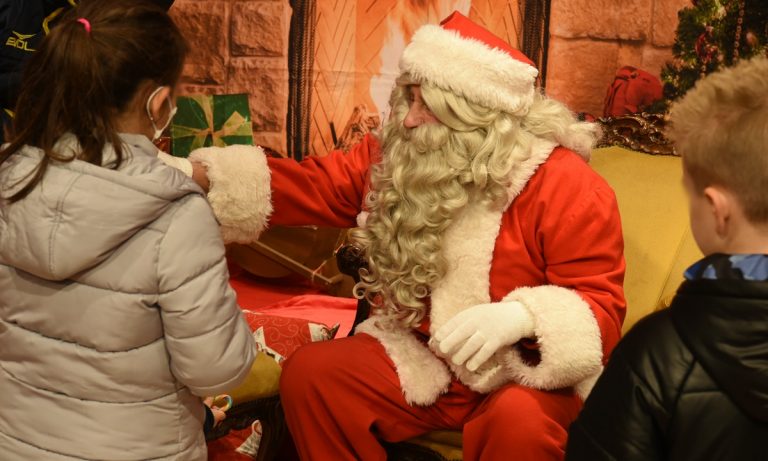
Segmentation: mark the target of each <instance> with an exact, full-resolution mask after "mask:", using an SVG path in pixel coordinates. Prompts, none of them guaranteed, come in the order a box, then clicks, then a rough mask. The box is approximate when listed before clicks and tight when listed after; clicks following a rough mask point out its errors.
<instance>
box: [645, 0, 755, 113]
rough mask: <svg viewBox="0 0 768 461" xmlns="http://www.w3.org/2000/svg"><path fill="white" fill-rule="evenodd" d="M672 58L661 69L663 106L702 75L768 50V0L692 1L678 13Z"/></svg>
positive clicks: (657, 108)
mask: <svg viewBox="0 0 768 461" xmlns="http://www.w3.org/2000/svg"><path fill="white" fill-rule="evenodd" d="M678 19H679V24H678V26H677V37H676V39H675V44H674V46H673V48H672V52H673V53H674V60H673V61H672V62H670V63H668V64H667V65H666V66H665V67H664V69H663V70H662V72H661V79H662V81H663V83H664V98H665V99H664V101H662V102H661V104H660V105H658V107H656V108H655V109H656V110H657V111H663V110H665V109H666V105H667V104H668V103H669V102H671V101H674V100H675V99H677V98H679V97H680V96H682V95H683V94H685V92H686V91H688V90H689V89H691V88H693V86H694V84H695V83H696V81H697V80H698V79H700V78H701V77H702V76H704V75H706V74H708V73H710V72H713V71H715V70H717V69H719V68H721V67H728V66H732V65H733V64H735V63H736V62H737V61H738V60H739V59H747V58H750V57H752V56H754V55H756V54H758V53H768V0H698V1H697V0H694V1H693V6H691V7H687V8H684V9H682V10H681V11H680V12H679V13H678Z"/></svg>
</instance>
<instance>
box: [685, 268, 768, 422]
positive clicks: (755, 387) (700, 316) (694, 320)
mask: <svg viewBox="0 0 768 461" xmlns="http://www.w3.org/2000/svg"><path fill="white" fill-rule="evenodd" d="M671 309H672V311H671V312H672V319H673V321H674V323H675V327H676V329H677V331H678V333H679V334H680V336H681V338H682V339H683V341H684V342H685V343H686V345H687V346H688V347H689V348H690V349H691V351H692V353H693V355H694V356H695V357H696V358H697V359H698V360H699V361H700V363H701V365H702V367H704V369H705V370H706V371H707V373H709V375H710V376H711V377H712V379H713V380H714V381H715V382H716V383H717V384H718V386H719V387H720V388H721V389H722V390H723V392H725V393H726V394H727V395H728V396H729V397H730V398H731V400H732V401H733V402H734V403H735V404H736V405H737V406H739V408H741V410H742V411H744V413H746V414H748V415H749V416H751V417H752V418H754V419H756V420H758V421H762V422H768V327H767V326H768V282H756V281H747V280H692V281H686V282H684V283H683V284H682V285H681V287H680V290H679V291H678V295H677V297H676V298H675V301H674V302H673V303H672V306H671Z"/></svg>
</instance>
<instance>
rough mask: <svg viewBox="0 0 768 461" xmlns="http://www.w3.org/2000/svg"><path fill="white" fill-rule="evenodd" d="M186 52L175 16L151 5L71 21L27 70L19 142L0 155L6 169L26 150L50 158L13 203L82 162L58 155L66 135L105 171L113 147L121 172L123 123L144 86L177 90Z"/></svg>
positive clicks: (87, 13)
mask: <svg viewBox="0 0 768 461" xmlns="http://www.w3.org/2000/svg"><path fill="white" fill-rule="evenodd" d="M80 19H84V20H85V21H81V20H80ZM84 22H87V24H88V25H89V26H90V27H86V24H85V23H84ZM89 29H90V30H89ZM186 51H187V47H186V44H185V42H184V39H183V37H182V35H181V33H180V32H179V30H178V28H177V27H176V25H175V24H174V23H173V21H172V20H171V19H170V17H169V16H168V14H167V13H166V12H165V11H164V10H163V9H162V8H160V7H158V6H156V5H155V4H153V3H151V2H148V1H144V0H90V1H89V0H83V1H82V2H81V3H80V4H79V6H77V7H76V8H74V9H73V10H71V11H70V12H69V13H67V17H65V18H63V19H62V21H61V22H60V23H59V24H58V25H57V26H56V27H55V28H54V29H53V30H52V31H51V33H50V35H48V37H46V39H45V40H43V42H42V44H41V46H40V48H39V49H38V51H37V52H36V53H35V54H34V55H33V56H32V58H31V60H30V61H29V63H28V65H27V68H26V70H25V74H24V80H23V83H22V89H21V93H20V94H19V98H18V100H17V104H16V118H15V120H14V125H13V130H12V131H13V135H12V140H11V142H10V144H9V145H8V146H7V147H6V148H5V149H3V150H2V151H0V164H2V163H3V162H5V161H6V160H8V159H9V158H10V157H11V156H12V155H13V154H14V153H16V152H18V151H19V150H20V149H21V148H22V147H23V146H25V145H29V146H34V147H37V148H40V149H41V150H42V151H43V152H44V153H45V156H44V157H43V159H42V161H41V162H40V164H39V165H38V167H37V168H36V169H35V170H33V171H32V173H31V175H30V176H28V177H27V178H23V181H26V183H25V184H24V186H23V187H21V188H20V189H18V190H17V191H16V192H15V193H13V194H12V195H11V196H10V197H7V198H8V199H10V200H11V201H16V200H20V199H22V198H24V197H25V196H26V195H27V194H28V193H29V192H30V191H31V190H32V189H33V188H34V187H35V185H37V183H38V182H40V180H41V179H42V178H43V175H44V174H45V171H46V169H47V166H48V164H49V163H50V162H51V161H59V162H68V161H72V160H74V159H75V158H74V157H72V156H71V154H69V153H66V152H63V153H59V152H55V151H54V146H55V144H56V142H57V141H58V140H59V139H60V138H61V136H62V135H64V134H65V133H72V134H74V135H75V137H76V138H77V140H78V142H79V143H80V146H81V151H80V152H78V153H77V158H78V159H80V160H83V161H86V162H89V163H93V164H95V165H101V163H102V152H103V150H104V146H105V145H106V144H111V145H112V146H113V147H114V149H115V151H116V154H117V159H118V162H117V164H116V165H114V166H113V167H117V166H119V164H120V163H121V162H122V159H123V149H122V147H121V142H120V138H119V136H118V133H117V129H116V127H115V120H116V117H117V116H118V114H120V113H122V112H124V111H125V110H126V109H128V105H129V103H130V102H131V101H132V100H133V99H134V96H135V95H136V93H137V91H138V90H139V88H141V85H142V83H144V82H147V81H149V82H153V83H154V84H156V85H158V86H161V85H167V86H172V85H174V84H175V83H176V81H177V80H178V79H179V76H180V75H181V71H182V67H183V63H184V57H185V55H186ZM0 186H1V187H2V188H3V189H6V188H7V187H8V185H0ZM11 186H12V185H11ZM0 195H2V194H1V193H0Z"/></svg>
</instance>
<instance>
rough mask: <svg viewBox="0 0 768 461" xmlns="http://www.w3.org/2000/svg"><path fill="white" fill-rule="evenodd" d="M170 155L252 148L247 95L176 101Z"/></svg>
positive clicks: (206, 96) (204, 97) (181, 98)
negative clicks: (205, 149) (236, 146)
mask: <svg viewBox="0 0 768 461" xmlns="http://www.w3.org/2000/svg"><path fill="white" fill-rule="evenodd" d="M176 105H177V107H178V112H177V113H176V116H175V117H174V118H173V123H172V124H171V153H172V154H173V155H175V156H178V157H187V156H188V155H189V153H190V152H192V151H193V150H195V149H199V148H201V147H209V146H218V147H223V146H229V145H232V144H246V145H253V127H252V125H251V111H250V108H249V107H248V95H247V94H223V95H218V94H217V95H202V94H199V95H191V96H180V97H178V98H177V100H176Z"/></svg>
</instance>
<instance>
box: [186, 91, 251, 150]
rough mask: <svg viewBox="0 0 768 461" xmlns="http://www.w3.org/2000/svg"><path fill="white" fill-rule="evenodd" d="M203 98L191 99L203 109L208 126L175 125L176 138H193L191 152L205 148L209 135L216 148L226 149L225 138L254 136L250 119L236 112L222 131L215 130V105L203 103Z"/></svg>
mask: <svg viewBox="0 0 768 461" xmlns="http://www.w3.org/2000/svg"><path fill="white" fill-rule="evenodd" d="M203 98H206V96H202V97H199V96H190V99H192V100H194V101H195V102H196V103H197V104H198V105H199V106H200V108H202V109H203V114H204V115H205V122H206V126H205V127H204V128H193V127H189V126H180V125H174V127H173V134H174V137H176V138H186V137H189V136H192V137H193V140H192V145H191V146H190V151H193V150H195V149H199V148H200V147H205V140H206V138H208V135H210V136H211V139H212V140H213V145H214V146H216V147H224V146H226V145H227V144H226V143H225V142H224V140H223V139H222V138H223V137H225V136H253V132H252V131H251V126H250V123H248V118H246V117H244V116H243V115H241V114H240V113H239V112H237V111H235V112H233V113H232V115H230V116H229V118H228V119H227V121H226V122H224V124H223V125H222V126H221V129H219V130H216V131H214V130H213V125H214V123H213V103H212V102H211V104H206V103H205V102H203Z"/></svg>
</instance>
